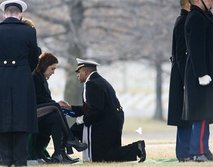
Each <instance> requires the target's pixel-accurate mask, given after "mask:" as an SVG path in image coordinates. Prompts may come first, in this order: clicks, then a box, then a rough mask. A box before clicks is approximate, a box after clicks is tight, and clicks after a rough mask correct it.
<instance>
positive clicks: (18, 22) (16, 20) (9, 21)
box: [1, 17, 24, 24]
mask: <svg viewBox="0 0 213 167" xmlns="http://www.w3.org/2000/svg"><path fill="white" fill-rule="evenodd" d="M10 23H15V24H24V23H23V22H22V21H20V20H19V19H17V18H15V17H8V18H6V19H5V20H4V21H3V22H1V24H10Z"/></svg>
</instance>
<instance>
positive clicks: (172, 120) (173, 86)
mask: <svg viewBox="0 0 213 167" xmlns="http://www.w3.org/2000/svg"><path fill="white" fill-rule="evenodd" d="M187 15H188V11H186V10H184V9H182V10H181V13H180V16H179V17H178V18H177V19H176V22H175V26H174V30H173V40H172V57H171V62H172V68H171V76H170V88H169V107H168V125H175V126H188V125H190V123H189V122H188V121H187V122H186V121H183V120H182V113H183V99H184V72H185V64H186V58H187V52H186V43H185V36H184V25H185V21H186V17H187Z"/></svg>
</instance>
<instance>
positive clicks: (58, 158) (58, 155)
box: [51, 154, 63, 163]
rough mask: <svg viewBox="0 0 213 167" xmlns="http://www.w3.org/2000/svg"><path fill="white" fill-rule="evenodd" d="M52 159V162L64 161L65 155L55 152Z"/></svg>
mask: <svg viewBox="0 0 213 167" xmlns="http://www.w3.org/2000/svg"><path fill="white" fill-rule="evenodd" d="M51 160H52V163H62V161H63V157H62V155H61V154H53V155H52V158H51Z"/></svg>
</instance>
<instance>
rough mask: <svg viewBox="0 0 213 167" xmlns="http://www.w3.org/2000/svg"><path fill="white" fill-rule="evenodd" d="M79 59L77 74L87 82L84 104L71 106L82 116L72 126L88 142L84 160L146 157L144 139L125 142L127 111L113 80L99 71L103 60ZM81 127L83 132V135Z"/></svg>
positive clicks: (129, 159)
mask: <svg viewBox="0 0 213 167" xmlns="http://www.w3.org/2000/svg"><path fill="white" fill-rule="evenodd" d="M77 63H78V65H77V68H76V72H77V77H78V80H79V81H80V82H81V83H83V84H84V89H83V106H74V105H72V106H71V108H72V110H73V111H74V112H75V113H76V114H77V116H78V117H77V118H76V124H74V125H73V126H72V128H71V130H72V132H73V133H74V135H75V136H78V138H79V139H82V140H83V142H85V143H87V144H88V149H86V150H85V151H84V152H83V160H84V161H93V162H101V161H104V162H111V161H118V162H121V161H134V160H137V157H139V162H143V161H145V159H146V151H145V142H144V141H143V140H140V141H137V142H134V143H132V144H129V145H127V146H121V145H122V144H121V136H122V128H123V123H124V112H123V109H122V107H121V105H120V102H119V100H118V98H117V97H116V93H115V90H114V89H113V87H112V86H111V84H110V83H109V82H107V81H106V80H105V79H104V78H103V77H102V76H100V75H99V74H98V72H97V66H99V65H100V64H99V63H97V62H95V61H91V60H83V59H77ZM82 126H83V127H82ZM82 128H83V131H82ZM79 131H80V132H82V133H83V136H81V135H79Z"/></svg>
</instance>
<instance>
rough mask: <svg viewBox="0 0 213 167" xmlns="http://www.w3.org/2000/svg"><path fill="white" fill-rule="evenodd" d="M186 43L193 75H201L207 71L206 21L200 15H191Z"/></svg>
mask: <svg viewBox="0 0 213 167" xmlns="http://www.w3.org/2000/svg"><path fill="white" fill-rule="evenodd" d="M186 31H187V34H188V35H189V36H188V37H187V44H188V47H189V48H188V49H189V56H190V59H191V61H192V66H193V70H194V75H195V76H196V77H202V76H204V75H206V74H208V72H207V62H206V31H207V29H206V22H205V18H204V16H202V15H195V16H194V17H193V16H192V17H191V19H190V23H189V27H188V29H186Z"/></svg>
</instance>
